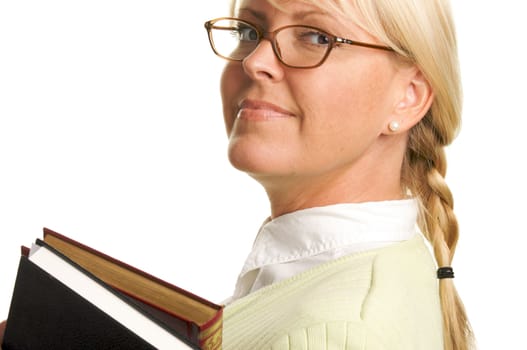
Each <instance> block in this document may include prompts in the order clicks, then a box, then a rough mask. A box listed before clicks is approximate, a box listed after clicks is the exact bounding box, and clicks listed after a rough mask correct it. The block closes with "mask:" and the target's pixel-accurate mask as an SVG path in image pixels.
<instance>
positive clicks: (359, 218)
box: [226, 199, 419, 303]
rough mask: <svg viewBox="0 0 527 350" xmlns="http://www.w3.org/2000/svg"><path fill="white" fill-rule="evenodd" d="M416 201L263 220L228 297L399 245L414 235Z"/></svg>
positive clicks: (323, 209) (338, 207) (340, 207)
mask: <svg viewBox="0 0 527 350" xmlns="http://www.w3.org/2000/svg"><path fill="white" fill-rule="evenodd" d="M417 213H418V204H417V201H416V200H415V199H404V200H394V201H381V202H366V203H345V204H335V205H329V206H325V207H317V208H309V209H304V210H299V211H296V212H293V213H289V214H285V215H282V216H279V217H277V218H275V219H273V220H267V221H266V222H265V223H264V224H263V225H262V227H261V228H260V231H259V233H258V235H257V237H256V240H255V242H254V245H253V248H252V251H251V252H250V254H249V256H248V257H247V260H246V261H245V264H244V266H243V268H242V271H241V273H240V275H239V277H238V281H237V283H236V288H235V291H234V294H233V296H232V298H231V299H230V300H228V301H226V303H229V302H231V301H234V300H236V299H239V298H241V297H243V296H245V295H247V294H249V293H251V292H254V291H256V290H258V289H260V288H262V287H265V286H267V285H270V284H272V283H275V282H278V281H281V280H284V279H286V278H289V277H292V276H294V275H296V274H298V273H301V272H303V271H306V270H308V269H310V268H312V267H314V266H316V265H319V264H322V263H325V262H328V261H331V260H335V259H338V258H340V257H343V256H346V255H349V254H353V253H357V252H362V251H366V250H371V249H376V248H381V247H385V246H387V245H390V244H393V243H397V242H402V241H405V240H408V239H410V238H412V237H414V236H415V235H416V234H418V233H419V229H418V227H417V225H416V220H417Z"/></svg>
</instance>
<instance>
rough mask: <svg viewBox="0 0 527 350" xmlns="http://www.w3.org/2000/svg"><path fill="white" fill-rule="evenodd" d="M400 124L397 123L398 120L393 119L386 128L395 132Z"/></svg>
mask: <svg viewBox="0 0 527 350" xmlns="http://www.w3.org/2000/svg"><path fill="white" fill-rule="evenodd" d="M400 126H401V124H399V122H397V121H395V120H394V121H392V122H390V125H388V128H390V131H392V132H396V131H397V130H399V127H400Z"/></svg>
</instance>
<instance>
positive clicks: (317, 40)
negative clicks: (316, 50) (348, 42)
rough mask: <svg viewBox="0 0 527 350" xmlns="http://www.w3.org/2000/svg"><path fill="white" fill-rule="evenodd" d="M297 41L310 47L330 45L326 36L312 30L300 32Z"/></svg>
mask: <svg viewBox="0 0 527 350" xmlns="http://www.w3.org/2000/svg"><path fill="white" fill-rule="evenodd" d="M298 39H299V40H300V41H302V42H304V43H306V44H311V45H329V43H330V38H329V36H328V35H327V34H325V33H322V32H317V31H314V30H306V31H302V32H301V33H300V35H299V38H298Z"/></svg>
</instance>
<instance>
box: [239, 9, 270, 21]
mask: <svg viewBox="0 0 527 350" xmlns="http://www.w3.org/2000/svg"><path fill="white" fill-rule="evenodd" d="M242 12H248V13H249V14H250V15H251V16H253V17H255V18H256V19H259V20H261V21H265V20H266V19H267V16H266V15H265V13H264V12H260V11H256V10H253V9H251V8H248V7H242V8H239V9H238V15H240V14H241V13H242Z"/></svg>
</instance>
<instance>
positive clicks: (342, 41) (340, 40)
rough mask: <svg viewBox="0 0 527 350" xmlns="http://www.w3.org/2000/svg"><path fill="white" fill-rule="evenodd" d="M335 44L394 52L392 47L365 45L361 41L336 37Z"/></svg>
mask: <svg viewBox="0 0 527 350" xmlns="http://www.w3.org/2000/svg"><path fill="white" fill-rule="evenodd" d="M335 42H336V43H338V44H348V45H354V46H363V47H369V48H372V49H380V50H386V51H394V50H393V49H392V48H391V47H389V46H383V45H375V44H368V43H363V42H361V41H355V40H350V39H345V38H339V37H336V38H335Z"/></svg>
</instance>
